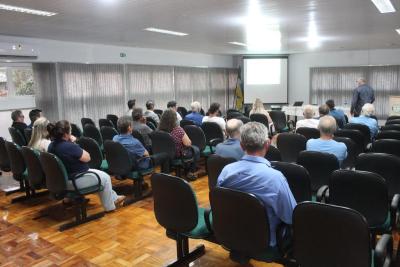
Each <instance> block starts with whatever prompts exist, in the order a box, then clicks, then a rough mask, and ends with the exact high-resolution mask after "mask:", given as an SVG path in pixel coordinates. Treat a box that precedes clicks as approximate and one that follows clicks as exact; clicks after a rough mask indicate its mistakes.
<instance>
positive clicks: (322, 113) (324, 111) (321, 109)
mask: <svg viewBox="0 0 400 267" xmlns="http://www.w3.org/2000/svg"><path fill="white" fill-rule="evenodd" d="M329 111H330V110H329V107H328V105H327V104H322V105H321V106H319V108H318V113H319V118H322V117H323V116H326V115H329Z"/></svg>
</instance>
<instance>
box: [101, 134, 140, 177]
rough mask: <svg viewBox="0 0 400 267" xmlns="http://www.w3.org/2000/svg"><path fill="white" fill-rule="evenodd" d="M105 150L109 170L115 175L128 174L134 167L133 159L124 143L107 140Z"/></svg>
mask: <svg viewBox="0 0 400 267" xmlns="http://www.w3.org/2000/svg"><path fill="white" fill-rule="evenodd" d="M104 152H105V155H106V159H107V162H108V171H109V172H110V173H111V174H114V175H127V174H129V173H130V172H131V171H132V169H133V164H132V160H131V158H130V156H129V153H128V151H127V150H126V149H125V147H124V146H123V145H121V144H120V143H117V142H113V141H110V140H107V141H105V142H104Z"/></svg>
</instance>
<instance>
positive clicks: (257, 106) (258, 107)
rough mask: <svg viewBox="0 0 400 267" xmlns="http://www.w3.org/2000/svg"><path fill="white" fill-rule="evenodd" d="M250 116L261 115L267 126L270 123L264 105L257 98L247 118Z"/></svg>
mask: <svg viewBox="0 0 400 267" xmlns="http://www.w3.org/2000/svg"><path fill="white" fill-rule="evenodd" d="M252 114H263V115H265V116H266V117H267V119H268V124H270V123H272V119H271V116H269V113H268V111H267V110H266V109H265V108H264V104H263V102H262V101H261V99H259V98H256V100H255V101H254V103H253V107H252V108H251V110H250V113H249V116H251V115H252Z"/></svg>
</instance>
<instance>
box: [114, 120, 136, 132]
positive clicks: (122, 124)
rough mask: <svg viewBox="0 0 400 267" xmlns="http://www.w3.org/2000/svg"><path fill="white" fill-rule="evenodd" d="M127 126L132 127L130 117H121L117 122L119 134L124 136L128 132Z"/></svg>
mask: <svg viewBox="0 0 400 267" xmlns="http://www.w3.org/2000/svg"><path fill="white" fill-rule="evenodd" d="M129 126H131V127H132V117H131V116H122V117H120V118H119V119H118V121H117V127H118V130H119V132H120V133H122V134H125V133H127V132H128V128H129Z"/></svg>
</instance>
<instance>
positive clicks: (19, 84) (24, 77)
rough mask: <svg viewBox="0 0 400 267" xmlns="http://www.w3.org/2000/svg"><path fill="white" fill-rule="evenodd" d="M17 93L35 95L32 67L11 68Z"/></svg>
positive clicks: (18, 94)
mask: <svg viewBox="0 0 400 267" xmlns="http://www.w3.org/2000/svg"><path fill="white" fill-rule="evenodd" d="M11 76H12V82H13V85H14V90H15V95H17V96H23V95H34V94H35V92H34V89H33V74H32V69H11Z"/></svg>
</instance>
